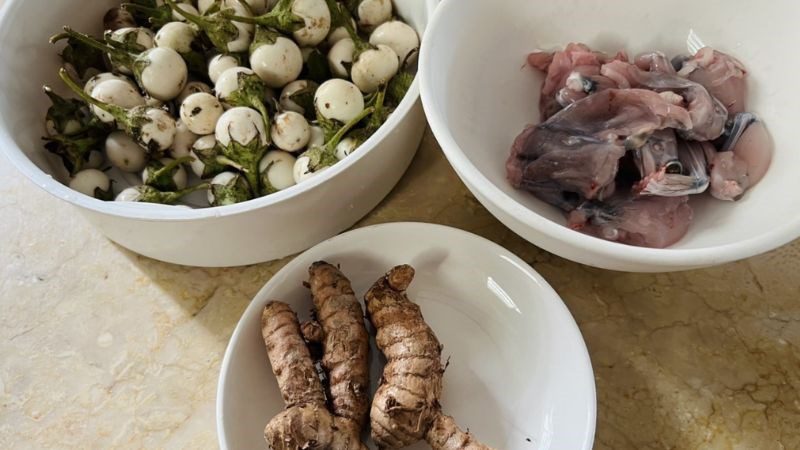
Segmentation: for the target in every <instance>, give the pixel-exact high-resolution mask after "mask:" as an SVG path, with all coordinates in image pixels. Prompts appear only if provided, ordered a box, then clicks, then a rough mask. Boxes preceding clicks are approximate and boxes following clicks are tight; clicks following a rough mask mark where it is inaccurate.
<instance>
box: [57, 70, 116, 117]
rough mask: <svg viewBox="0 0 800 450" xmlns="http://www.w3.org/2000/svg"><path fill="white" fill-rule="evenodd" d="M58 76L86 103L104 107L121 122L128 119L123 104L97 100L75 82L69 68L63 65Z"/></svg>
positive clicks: (104, 109) (103, 108)
mask: <svg viewBox="0 0 800 450" xmlns="http://www.w3.org/2000/svg"><path fill="white" fill-rule="evenodd" d="M58 77H59V78H61V80H62V81H63V82H64V84H66V85H67V87H69V88H70V89H72V90H73V91H74V92H75V93H76V94H78V96H79V97H80V98H81V99H83V101H85V102H86V103H89V104H91V105H93V106H96V107H98V108H100V109H102V110H103V111H105V112H107V113H109V114H111V115H112V116H114V119H116V120H117V121H119V122H125V119H127V117H128V110H126V109H125V108H123V107H121V106H117V105H112V104H110V103H106V102H101V101H100V100H97V99H96V98H94V97H92V96H91V95H89V94H87V93H86V92H85V91H84V90H83V89H82V88H81V87H80V86H78V84H77V83H76V82H75V80H73V79H72V77H70V76H69V73H68V72H67V69H65V68H63V67H62V68H61V69H59V71H58Z"/></svg>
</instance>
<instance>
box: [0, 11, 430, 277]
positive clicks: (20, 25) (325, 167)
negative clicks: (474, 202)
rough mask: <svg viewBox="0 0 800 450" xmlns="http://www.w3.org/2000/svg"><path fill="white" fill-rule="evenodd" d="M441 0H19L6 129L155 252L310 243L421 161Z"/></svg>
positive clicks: (73, 194)
mask: <svg viewBox="0 0 800 450" xmlns="http://www.w3.org/2000/svg"><path fill="white" fill-rule="evenodd" d="M434 6H435V2H434V1H433V0H426V1H417V0H396V1H391V0H358V1H347V2H345V1H338V0H279V1H270V0H246V1H245V0H219V1H214V0H197V1H194V0H192V1H188V0H175V1H173V0H122V1H121V0H102V1H100V0H98V1H91V2H81V1H76V0H54V1H47V2H45V1H38V0H37V1H30V0H25V1H22V0H6V1H5V2H4V4H3V9H2V13H1V16H2V17H1V18H0V42H2V46H0V53H1V54H2V57H3V58H2V59H3V60H4V61H5V63H3V64H2V67H0V89H2V93H3V95H2V96H0V118H1V119H2V120H0V144H1V145H0V146H2V148H3V151H4V152H5V153H6V155H7V156H8V158H9V160H10V161H11V162H12V163H13V164H14V165H15V166H17V168H19V169H20V171H21V172H22V173H23V174H25V175H26V176H27V177H28V178H30V179H31V180H32V181H33V182H34V183H35V184H36V185H38V186H40V187H42V188H43V189H45V190H46V191H47V192H49V193H51V194H52V195H54V196H55V197H57V198H60V199H62V200H65V201H67V202H69V203H71V204H73V205H75V206H77V209H78V210H79V211H80V212H81V213H83V215H84V216H85V217H86V218H87V219H88V220H89V221H90V222H91V223H92V224H94V225H95V226H96V227H97V228H98V229H99V230H100V231H101V232H102V233H103V234H105V235H106V236H108V237H109V238H110V239H111V240H113V241H115V242H117V243H119V244H120V245H122V246H124V247H127V248H129V249H131V250H133V251H135V252H137V253H140V254H143V255H145V256H149V257H152V258H156V259H159V260H163V261H167V262H171V263H178V264H185V265H193V266H235V265H244V264H252V263H257V262H262V261H268V260H273V259H277V258H281V257H284V256H287V255H290V254H293V253H297V252H299V251H302V250H305V249H306V248H308V247H310V246H312V245H314V244H316V243H318V242H320V241H323V240H325V239H327V238H329V237H331V236H334V235H336V234H337V233H339V232H341V231H343V230H345V229H347V228H349V227H350V226H352V225H353V224H354V223H355V222H357V221H358V220H359V219H360V218H361V217H363V216H364V215H366V214H367V212H369V211H370V210H371V209H372V208H374V207H375V206H376V205H377V204H378V203H379V202H380V201H381V200H382V199H383V198H384V197H385V196H386V195H387V194H388V193H389V191H390V190H391V189H392V188H393V187H394V185H395V184H396V183H397V181H398V180H399V179H400V177H401V176H402V174H403V173H404V172H405V170H406V168H407V167H408V165H409V164H410V162H411V159H412V158H413V156H414V153H415V152H416V149H417V147H418V145H419V142H420V140H421V138H422V133H423V131H424V128H425V119H424V115H423V112H422V107H421V105H420V103H419V90H418V87H417V83H416V81H415V80H416V73H417V69H416V67H417V60H418V53H419V47H420V41H421V37H422V34H423V31H424V29H425V26H426V24H427V19H428V16H429V14H430V13H431V12H432V11H433V9H434ZM32 24H35V26H34V25H32Z"/></svg>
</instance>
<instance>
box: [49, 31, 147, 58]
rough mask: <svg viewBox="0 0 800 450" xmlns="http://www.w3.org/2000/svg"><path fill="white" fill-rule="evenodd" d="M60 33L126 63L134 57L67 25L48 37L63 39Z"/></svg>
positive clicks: (51, 39) (51, 40)
mask: <svg viewBox="0 0 800 450" xmlns="http://www.w3.org/2000/svg"><path fill="white" fill-rule="evenodd" d="M62 35H63V36H65V37H67V38H72V39H75V40H76V41H79V42H81V43H83V44H86V45H88V46H89V47H92V48H95V49H97V50H100V51H102V52H105V53H109V54H111V55H113V56H114V57H115V58H118V59H121V60H124V61H125V63H126V64H127V63H130V62H132V60H133V59H135V55H133V54H131V53H129V52H127V51H125V50H122V49H119V48H117V47H115V46H113V45H110V44H107V43H104V42H100V41H98V40H97V39H95V38H93V37H91V36H89V35H88V34H83V33H79V32H77V31H75V30H73V29H72V28H70V27H68V26H66V27H64V33H61V34H57V35H56V36H53V37H52V38H50V42H56V41H53V38H56V37H59V40H60V39H63V37H61V36H62Z"/></svg>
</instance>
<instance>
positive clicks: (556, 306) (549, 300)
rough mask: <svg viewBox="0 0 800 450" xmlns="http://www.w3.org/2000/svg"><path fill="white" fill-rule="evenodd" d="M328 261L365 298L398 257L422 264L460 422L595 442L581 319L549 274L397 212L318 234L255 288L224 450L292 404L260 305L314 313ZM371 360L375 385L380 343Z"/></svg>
mask: <svg viewBox="0 0 800 450" xmlns="http://www.w3.org/2000/svg"><path fill="white" fill-rule="evenodd" d="M319 260H325V261H328V262H330V263H332V264H340V265H341V267H342V270H343V272H344V273H345V274H346V275H347V276H348V277H349V278H350V280H351V281H352V283H353V288H354V290H355V291H356V295H358V296H359V297H363V294H364V293H365V292H366V290H367V289H368V288H369V287H370V286H371V285H372V283H374V282H375V281H376V280H377V279H378V278H379V277H381V276H382V275H383V274H384V273H385V272H386V271H387V270H388V269H390V268H391V267H393V266H395V265H398V264H406V263H407V264H411V265H412V266H414V267H415V269H416V271H417V276H416V279H415V280H414V283H412V285H411V288H410V289H409V297H410V298H411V299H412V300H413V301H415V302H416V303H418V304H419V305H420V306H421V307H422V312H423V314H424V315H425V319H426V321H427V322H428V323H429V324H430V326H431V327H432V328H433V330H434V331H435V332H436V335H437V336H438V337H439V340H440V341H441V342H442V344H443V345H444V352H443V357H444V358H450V366H449V368H448V369H447V372H446V373H445V377H444V395H443V398H442V405H443V407H444V411H445V413H447V414H450V415H453V416H454V417H455V418H456V420H457V422H458V423H459V424H460V426H461V427H463V428H469V430H470V431H471V432H472V433H474V434H475V436H476V437H478V438H479V439H481V440H483V441H484V442H485V443H487V444H490V445H492V446H494V448H497V449H504V450H528V449H534V448H535V449H542V450H544V449H559V450H560V449H570V450H579V449H590V448H591V447H592V442H593V439H594V428H595V406H596V404H595V390H594V377H593V374H592V367H591V363H590V361H589V356H588V354H587V351H586V346H585V345H584V342H583V339H582V338H581V334H580V331H579V330H578V327H577V326H576V325H575V321H574V320H573V318H572V316H571V315H570V313H569V311H568V310H567V308H566V307H565V306H564V304H563V303H562V302H561V299H560V298H559V297H558V295H557V294H556V293H555V292H554V291H553V289H552V288H551V287H550V286H549V285H548V284H547V282H546V281H545V280H544V279H543V278H542V277H541V276H539V274H537V273H536V272H535V271H534V270H533V269H531V267H530V266H528V265H527V264H525V262H524V261H522V260H521V259H519V258H517V257H516V256H514V255H513V254H512V253H510V252H509V251H507V250H505V249H503V248H501V247H499V246H498V245H496V244H494V243H491V242H489V241H487V240H485V239H483V238H480V237H477V236H475V235H472V234H469V233H467V232H464V231H460V230H456V229H453V228H447V227H443V226H439V225H429V224H421V223H394V224H386V225H377V226H373V227H369V228H363V229H359V230H355V231H351V232H349V233H346V234H343V235H341V236H337V237H335V238H333V239H331V240H329V241H326V242H323V243H322V244H319V245H318V246H316V247H314V248H312V249H311V250H308V251H307V252H305V253H304V254H302V255H300V256H299V257H297V258H296V259H295V260H294V261H292V262H291V263H289V264H288V265H287V266H286V267H285V268H284V269H282V270H281V271H280V272H278V273H277V274H276V275H275V276H274V277H273V278H272V279H271V280H270V281H269V283H267V285H266V286H264V288H263V289H262V290H261V292H259V293H258V295H256V297H255V299H253V302H252V303H251V304H250V306H249V307H248V308H247V310H246V311H245V313H244V316H243V317H242V319H241V321H240V322H239V325H238V326H237V327H236V330H235V331H234V333H233V337H232V338H231V341H230V344H229V345H228V350H227V352H226V354H225V359H224V360H223V362H222V370H221V374H220V380H219V386H218V389H217V431H218V435H219V440H220V446H221V447H222V449H223V450H228V449H229V450H245V449H255V448H263V447H265V445H266V444H265V442H264V437H263V431H264V426H265V425H266V424H267V422H268V421H269V419H271V418H272V417H273V416H274V415H275V414H277V413H278V412H280V411H281V410H282V409H283V408H284V406H283V400H282V399H281V396H280V393H279V391H278V386H277V383H276V381H275V377H274V375H273V374H272V371H271V369H270V365H269V361H268V359H267V352H266V349H265V348H264V341H263V340H262V338H261V312H262V310H263V308H264V306H265V305H266V303H267V302H269V301H270V300H281V301H284V302H287V303H288V304H290V305H291V306H292V308H293V309H294V310H295V311H297V312H298V314H300V318H301V320H303V319H304V318H307V316H308V314H307V312H308V311H309V309H310V308H311V307H312V306H311V299H310V295H309V293H308V290H307V289H306V288H304V287H303V286H302V282H303V281H304V280H307V279H308V267H309V266H310V265H311V264H312V263H313V262H315V261H319ZM371 359H372V373H371V375H372V380H373V392H374V389H375V388H376V386H375V384H376V383H377V380H378V378H379V377H380V373H381V370H382V367H381V365H380V364H381V363H380V359H381V358H379V357H378V355H377V351H375V347H374V342H373V347H372V354H371ZM369 444H370V446H371V447H370V448H375V447H374V445H372V444H371V442H370V443H369ZM410 448H412V449H425V448H429V447H428V446H427V444H422V443H420V444H417V445H414V446H413V447H410Z"/></svg>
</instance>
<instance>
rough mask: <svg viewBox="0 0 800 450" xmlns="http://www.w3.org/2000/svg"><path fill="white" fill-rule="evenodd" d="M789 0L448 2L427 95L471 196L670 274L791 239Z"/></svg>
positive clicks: (595, 259) (581, 244)
mask: <svg viewBox="0 0 800 450" xmlns="http://www.w3.org/2000/svg"><path fill="white" fill-rule="evenodd" d="M798 17H800V10H799V9H798V7H797V5H796V4H794V3H791V2H788V1H779V2H769V3H738V4H737V5H736V7H735V8H731V6H730V4H729V3H727V2H722V1H688V0H686V1H683V0H681V1H677V2H670V3H648V4H646V5H645V4H643V3H641V2H635V1H623V2H613V3H601V2H588V3H587V2H578V1H566V2H563V1H562V2H527V1H523V0H509V1H504V2H477V1H474V2H473V1H467V2H465V1H454V0H445V1H443V2H442V3H441V5H440V6H439V9H438V10H437V12H436V14H435V15H434V18H433V20H432V21H431V24H430V27H429V29H428V35H427V40H426V42H425V43H424V44H423V46H422V52H421V56H420V73H421V79H422V82H421V90H422V97H423V104H424V106H425V111H426V113H427V115H428V120H429V122H430V124H431V128H432V129H433V131H434V133H435V135H436V137H437V139H438V140H439V142H440V144H441V146H442V148H443V150H444V153H445V154H446V156H447V158H448V160H449V161H450V163H451V164H452V166H453V167H454V169H455V170H456V172H457V173H458V175H459V176H460V177H461V179H462V180H463V181H464V183H465V184H466V185H467V186H468V187H469V189H470V190H471V191H472V193H474V194H475V196H476V197H477V198H478V200H479V201H480V202H481V203H482V204H483V205H484V206H486V207H487V208H488V209H489V211H491V212H492V214H494V215H495V216H496V217H497V218H498V219H499V220H501V221H502V222H503V223H504V224H505V225H507V226H508V227H509V228H511V229H512V230H513V231H514V232H516V233H517V234H519V235H520V236H522V237H524V238H525V239H527V240H529V241H530V242H532V243H534V244H535V245H537V246H540V247H542V248H543V249H545V250H547V251H550V252H552V253H555V254H557V255H560V256H562V257H565V258H568V259H571V260H573V261H577V262H580V263H583V264H587V265H592V266H595V267H600V268H606V269H612V270H622V271H635V272H655V271H674V270H685V269H691V268H699V267H708V266H713V265H718V264H722V263H727V262H731V261H735V260H739V259H743V258H748V257H751V256H754V255H757V254H760V253H764V252H767V251H770V250H773V249H775V248H777V247H779V246H782V245H784V244H786V243H788V242H790V241H792V240H794V239H796V238H797V237H798V236H800V211H798V209H797V208H794V207H793V205H797V204H798V202H800V189H798V183H797V175H796V174H797V172H798V170H800V152H798V151H797V150H796V143H795V136H794V135H793V134H792V133H793V132H794V130H795V129H796V128H797V126H796V124H795V123H794V122H795V120H794V117H795V116H796V114H797V112H796V108H797V106H796V105H798V102H800V93H798V92H797V91H796V90H792V89H785V86H790V85H791V81H792V75H791V74H792V73H793V71H794V68H795V67H796V66H797V63H796V62H794V61H793V60H792V59H791V58H787V57H785V46H786V44H785V43H786V42H788V41H790V40H791V39H792V37H795V36H797V35H798V33H797V31H796V27H795V25H794V23H795V21H796V19H797V18H798Z"/></svg>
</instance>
